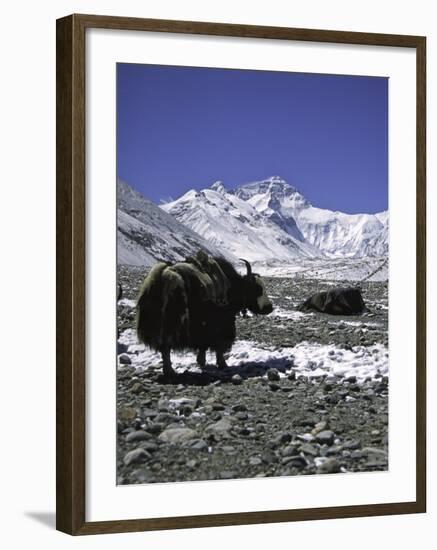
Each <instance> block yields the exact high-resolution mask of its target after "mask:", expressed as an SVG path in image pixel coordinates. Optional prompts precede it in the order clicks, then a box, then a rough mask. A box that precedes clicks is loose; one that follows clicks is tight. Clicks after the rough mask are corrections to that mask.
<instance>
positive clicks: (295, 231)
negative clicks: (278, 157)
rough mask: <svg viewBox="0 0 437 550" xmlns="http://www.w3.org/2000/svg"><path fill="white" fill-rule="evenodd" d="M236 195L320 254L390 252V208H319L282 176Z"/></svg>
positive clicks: (241, 189) (244, 188) (240, 189)
mask: <svg viewBox="0 0 437 550" xmlns="http://www.w3.org/2000/svg"><path fill="white" fill-rule="evenodd" d="M234 194H235V196H237V197H238V198H240V199H243V200H244V201H245V202H247V203H248V204H250V205H251V206H253V207H254V208H255V209H256V210H257V211H258V212H259V213H260V214H262V215H263V216H265V217H267V218H269V219H270V220H272V221H273V222H275V223H277V224H278V225H279V226H280V227H281V228H283V229H284V230H285V231H287V233H289V234H290V235H292V236H294V237H295V238H297V239H299V240H300V241H302V242H306V243H308V244H311V245H312V246H314V247H316V248H317V249H318V250H319V251H320V254H323V255H326V256H328V257H365V256H383V255H386V254H387V253H388V212H387V211H385V212H380V213H378V214H344V213H342V212H333V211H331V210H326V209H321V208H316V207H314V206H312V205H311V203H309V202H308V200H307V199H306V198H305V197H304V196H303V195H302V194H300V193H299V191H298V190H297V189H296V188H294V187H293V186H291V185H289V184H288V183H287V182H286V181H285V180H283V179H282V178H280V177H279V176H272V177H271V178H268V179H267V180H262V181H258V182H252V183H248V184H245V185H242V186H240V187H238V188H237V189H235V191H234Z"/></svg>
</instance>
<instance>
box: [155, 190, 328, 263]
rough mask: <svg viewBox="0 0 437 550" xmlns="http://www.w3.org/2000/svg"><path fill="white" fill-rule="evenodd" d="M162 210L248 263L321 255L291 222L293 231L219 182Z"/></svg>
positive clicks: (288, 260)
mask: <svg viewBox="0 0 437 550" xmlns="http://www.w3.org/2000/svg"><path fill="white" fill-rule="evenodd" d="M161 208H162V209H163V210H165V211H166V212H168V213H170V214H171V215H172V216H174V217H175V218H176V219H177V220H178V221H179V222H181V223H183V224H184V225H185V226H187V227H189V228H190V229H192V230H194V231H196V232H197V233H198V234H199V235H201V236H202V237H203V238H204V239H205V240H207V241H208V242H209V243H212V244H213V245H214V246H217V247H218V248H219V249H220V250H222V251H228V252H230V253H231V254H232V255H234V256H236V257H243V258H246V259H247V260H249V261H259V260H269V259H274V260H277V261H282V262H290V261H291V262H293V261H294V260H296V258H302V257H307V258H308V257H315V256H318V255H319V252H318V250H317V249H315V248H314V247H313V246H312V245H311V244H308V243H306V242H305V241H304V239H303V238H302V235H299V231H298V230H295V231H294V232H293V229H292V228H291V223H289V226H290V230H288V226H287V227H286V226H284V227H281V225H280V223H276V222H275V220H274V219H270V217H269V216H266V215H264V213H263V212H259V211H258V210H257V209H256V208H255V207H254V206H253V205H252V204H251V203H250V202H248V201H245V200H243V199H241V198H239V197H238V196H237V195H236V194H234V193H233V192H228V191H227V190H226V189H225V188H224V186H223V185H222V184H221V183H220V182H217V183H215V184H214V185H213V186H212V187H211V188H209V189H204V190H202V191H195V190H191V191H188V192H187V193H185V194H184V195H183V196H182V197H180V198H179V199H177V200H175V201H173V202H170V203H167V204H165V205H163V206H162V207H161Z"/></svg>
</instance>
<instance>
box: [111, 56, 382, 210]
mask: <svg viewBox="0 0 437 550" xmlns="http://www.w3.org/2000/svg"><path fill="white" fill-rule="evenodd" d="M117 172H118V176H119V177H121V178H122V179H124V180H126V181H127V182H128V183H129V184H130V185H132V186H133V187H135V188H136V189H138V190H139V191H140V192H142V193H143V194H144V195H145V196H146V197H148V198H149V199H151V200H153V201H154V202H157V203H159V202H160V201H161V200H165V199H168V198H169V197H172V198H173V199H175V198H177V197H178V196H180V195H181V194H183V193H184V192H186V191H187V190H188V189H193V188H195V189H202V188H205V187H208V186H210V185H211V184H212V183H213V182H214V181H217V180H221V181H223V183H224V185H225V186H226V187H228V188H233V187H235V186H238V185H239V184H242V183H245V182H249V181H254V180H261V179H264V178H267V177H269V176H272V175H280V176H282V177H283V178H284V179H285V180H287V181H288V182H289V183H290V184H292V185H294V186H295V187H297V188H298V189H299V190H300V191H301V192H302V193H303V194H304V195H305V196H306V197H307V198H308V199H309V200H310V201H311V202H312V203H313V204H314V206H319V207H321V208H329V209H331V210H340V211H344V212H348V213H356V212H378V211H381V210H385V209H387V207H388V80H387V79H385V78H377V77H356V76H341V75H320V74H304V73H286V72H272V71H246V70H232V69H206V68H193V67H171V66H160V65H136V64H124V63H119V64H117Z"/></svg>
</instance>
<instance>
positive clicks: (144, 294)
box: [137, 263, 189, 351]
mask: <svg viewBox="0 0 437 550" xmlns="http://www.w3.org/2000/svg"><path fill="white" fill-rule="evenodd" d="M137 335H138V339H139V340H140V341H141V342H143V343H144V344H146V345H148V346H149V347H151V348H152V349H155V350H159V351H162V350H164V349H171V348H176V349H178V348H179V349H181V348H184V347H186V346H187V343H188V341H189V313H188V304H187V295H186V289H185V284H184V280H183V279H182V277H181V276H180V275H179V274H178V273H176V272H175V271H173V270H172V269H171V268H170V267H169V266H168V264H165V263H158V264H157V265H155V266H154V267H153V268H152V270H151V271H150V273H149V274H148V276H147V277H146V278H145V280H144V282H143V285H142V287H141V291H140V296H139V298H138V303H137Z"/></svg>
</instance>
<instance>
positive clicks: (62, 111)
mask: <svg viewBox="0 0 437 550" xmlns="http://www.w3.org/2000/svg"><path fill="white" fill-rule="evenodd" d="M56 36H57V39H56V46H57V71H56V80H57V94H56V97H57V112H56V117H57V123H56V129H57V141H56V180H57V181H56V191H57V197H56V206H57V230H56V237H57V249H56V262H57V275H56V288H57V295H56V296H57V297H56V309H57V333H56V334H57V357H56V360H57V365H56V376H57V381H56V407H57V417H56V437H57V443H56V452H57V460H56V498H57V510H56V526H57V528H58V529H59V530H60V531H65V532H67V533H71V534H74V533H77V532H78V531H79V529H80V528H81V526H83V525H84V523H85V418H86V416H85V109H84V105H85V61H84V60H85V57H84V54H85V51H84V40H83V28H82V27H81V26H80V25H79V24H78V22H77V18H74V17H68V18H64V19H61V20H58V21H57V35H56Z"/></svg>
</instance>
